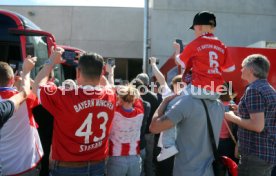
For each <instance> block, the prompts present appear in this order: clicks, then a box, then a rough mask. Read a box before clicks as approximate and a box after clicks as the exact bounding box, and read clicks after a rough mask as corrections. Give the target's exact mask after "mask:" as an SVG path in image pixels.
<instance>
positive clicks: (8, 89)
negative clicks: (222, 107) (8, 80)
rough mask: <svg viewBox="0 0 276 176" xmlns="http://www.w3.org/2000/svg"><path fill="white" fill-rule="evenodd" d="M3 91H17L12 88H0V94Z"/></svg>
mask: <svg viewBox="0 0 276 176" xmlns="http://www.w3.org/2000/svg"><path fill="white" fill-rule="evenodd" d="M3 91H17V90H16V89H15V88H13V87H0V92H3Z"/></svg>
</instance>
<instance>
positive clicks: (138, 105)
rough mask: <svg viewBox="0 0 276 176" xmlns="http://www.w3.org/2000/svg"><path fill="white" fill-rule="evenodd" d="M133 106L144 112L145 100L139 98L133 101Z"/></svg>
mask: <svg viewBox="0 0 276 176" xmlns="http://www.w3.org/2000/svg"><path fill="white" fill-rule="evenodd" d="M133 107H134V108H135V109H137V110H139V111H140V112H142V113H144V105H143V101H142V100H141V99H140V98H138V99H136V100H135V101H134V103H133Z"/></svg>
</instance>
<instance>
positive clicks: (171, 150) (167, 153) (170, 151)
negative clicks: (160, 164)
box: [157, 146, 178, 161]
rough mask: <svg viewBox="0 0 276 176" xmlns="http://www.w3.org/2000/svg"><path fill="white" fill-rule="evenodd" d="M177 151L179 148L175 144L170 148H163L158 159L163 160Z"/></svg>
mask: <svg viewBox="0 0 276 176" xmlns="http://www.w3.org/2000/svg"><path fill="white" fill-rule="evenodd" d="M177 153H178V150H177V148H176V147H175V146H171V147H169V148H162V149H161V152H160V154H159V155H158V156H157V161H163V160H165V159H167V158H170V157H171V156H173V155H175V154H177Z"/></svg>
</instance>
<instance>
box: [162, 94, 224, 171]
mask: <svg viewBox="0 0 276 176" xmlns="http://www.w3.org/2000/svg"><path fill="white" fill-rule="evenodd" d="M204 101H205V102H206V104H207V108H208V110H209V114H210V120H211V123H212V126H213V131H214V135H215V139H216V143H217V145H218V140H219V134H220V129H221V124H222V120H223V117H224V108H223V105H222V104H221V103H220V101H218V100H206V99H205V100H204ZM168 106H171V107H172V108H171V109H169V110H167V112H166V113H165V115H166V117H167V118H168V119H170V120H172V122H173V123H174V124H175V125H176V126H177V139H176V144H177V148H178V150H179V153H178V154H177V155H176V156H175V163H174V169H173V172H174V173H173V175H174V176H187V175H192V176H211V175H213V170H212V161H213V159H214V157H213V151H212V148H211V143H210V138H209V133H208V129H207V117H206V113H205V109H204V106H203V104H202V102H201V100H200V99H198V98H197V97H196V96H195V95H180V96H178V97H176V98H175V99H174V100H172V101H171V102H170V103H169V105H168Z"/></svg>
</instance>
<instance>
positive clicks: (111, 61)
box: [107, 58, 115, 67]
mask: <svg viewBox="0 0 276 176" xmlns="http://www.w3.org/2000/svg"><path fill="white" fill-rule="evenodd" d="M107 64H108V65H110V66H111V67H113V66H114V65H115V59H114V58H108V59H107Z"/></svg>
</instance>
